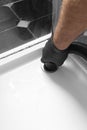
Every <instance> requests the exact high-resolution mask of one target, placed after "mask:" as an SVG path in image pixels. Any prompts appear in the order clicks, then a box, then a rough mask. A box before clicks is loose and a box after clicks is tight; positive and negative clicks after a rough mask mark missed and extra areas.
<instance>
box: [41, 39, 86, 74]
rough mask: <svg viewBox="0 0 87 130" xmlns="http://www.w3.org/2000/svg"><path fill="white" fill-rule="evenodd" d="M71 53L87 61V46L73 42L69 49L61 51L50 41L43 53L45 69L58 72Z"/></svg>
mask: <svg viewBox="0 0 87 130" xmlns="http://www.w3.org/2000/svg"><path fill="white" fill-rule="evenodd" d="M69 53H72V54H76V55H79V56H81V57H83V58H84V59H85V60H87V45H86V44H84V43H80V42H73V43H72V44H71V45H70V46H69V47H68V48H67V49H65V50H63V51H61V50H58V49H57V48H56V47H55V46H54V44H53V41H52V39H49V40H48V42H47V43H46V45H45V47H44V48H43V51H42V58H41V62H42V63H44V69H45V70H46V71H49V72H54V71H56V70H57V69H58V68H59V67H60V66H61V65H62V64H63V63H64V61H65V60H66V58H67V56H68V54H69Z"/></svg>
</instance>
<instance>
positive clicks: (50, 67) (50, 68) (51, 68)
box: [44, 63, 58, 72]
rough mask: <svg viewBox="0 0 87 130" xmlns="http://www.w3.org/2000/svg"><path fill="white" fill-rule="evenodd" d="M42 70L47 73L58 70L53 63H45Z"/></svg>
mask: <svg viewBox="0 0 87 130" xmlns="http://www.w3.org/2000/svg"><path fill="white" fill-rule="evenodd" d="M44 69H45V70H46V71H48V72H55V71H56V70H57V69H58V68H57V66H56V65H55V64H54V63H45V64H44Z"/></svg>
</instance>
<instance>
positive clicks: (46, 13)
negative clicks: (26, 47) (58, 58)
mask: <svg viewBox="0 0 87 130" xmlns="http://www.w3.org/2000/svg"><path fill="white" fill-rule="evenodd" d="M44 8H45V9H44ZM51 14H52V4H51V2H50V1H49V0H44V1H42V0H3V1H2V0H1V1H0V54H1V53H3V52H6V51H8V50H10V49H13V48H14V47H17V46H20V45H23V44H25V43H26V42H28V41H31V40H34V39H36V38H38V37H41V36H44V35H46V34H48V33H50V32H51Z"/></svg>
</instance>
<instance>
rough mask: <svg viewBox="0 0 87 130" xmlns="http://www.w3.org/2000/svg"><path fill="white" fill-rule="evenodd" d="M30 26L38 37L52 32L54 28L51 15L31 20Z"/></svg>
mask: <svg viewBox="0 0 87 130" xmlns="http://www.w3.org/2000/svg"><path fill="white" fill-rule="evenodd" d="M28 28H29V29H30V30H31V31H32V32H33V34H34V35H35V36H36V37H40V36H44V35H46V34H48V33H50V32H51V28H52V20H51V15H50V16H48V17H44V18H41V19H39V20H35V21H33V22H31V23H30V24H29V26H28Z"/></svg>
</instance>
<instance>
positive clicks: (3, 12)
mask: <svg viewBox="0 0 87 130" xmlns="http://www.w3.org/2000/svg"><path fill="white" fill-rule="evenodd" d="M11 17H13V13H12V12H11V10H10V9H9V8H8V7H3V6H2V7H0V22H2V21H6V20H8V19H10V18H11Z"/></svg>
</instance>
